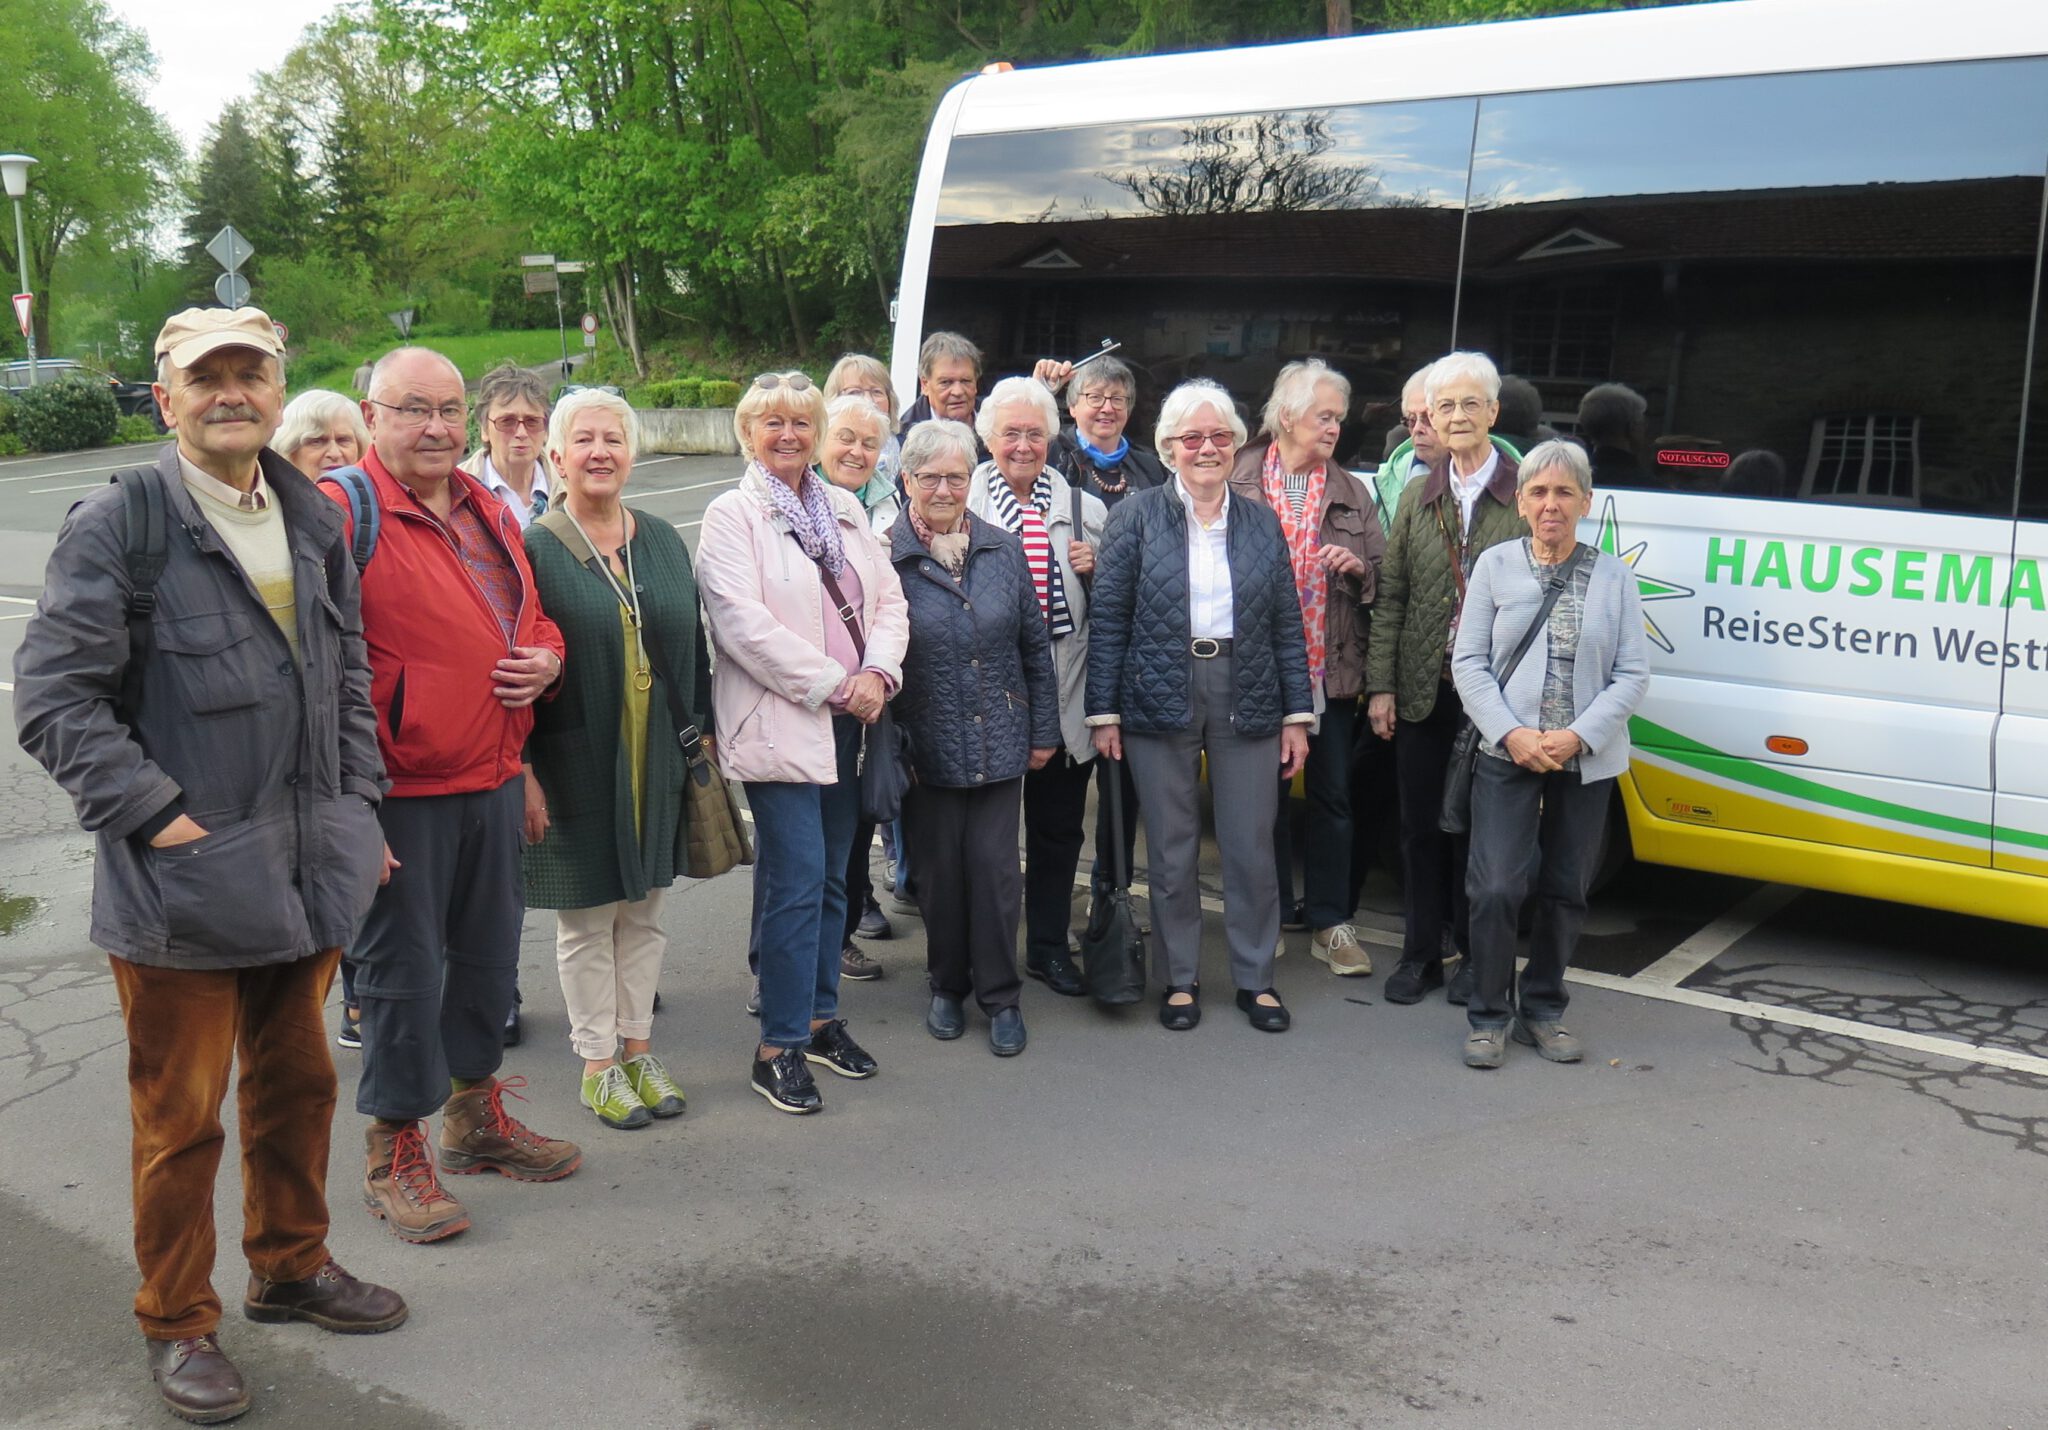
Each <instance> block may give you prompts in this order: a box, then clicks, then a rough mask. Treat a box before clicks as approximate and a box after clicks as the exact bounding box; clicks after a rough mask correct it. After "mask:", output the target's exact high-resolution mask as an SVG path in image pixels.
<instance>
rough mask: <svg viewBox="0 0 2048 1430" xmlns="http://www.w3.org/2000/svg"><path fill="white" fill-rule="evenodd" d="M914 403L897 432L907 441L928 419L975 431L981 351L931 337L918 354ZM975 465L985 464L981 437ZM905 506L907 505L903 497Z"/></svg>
mask: <svg viewBox="0 0 2048 1430" xmlns="http://www.w3.org/2000/svg"><path fill="white" fill-rule="evenodd" d="M917 391H918V395H917V401H915V402H913V403H911V404H910V410H909V411H908V412H906V413H904V414H903V422H902V425H900V426H899V427H898V428H897V429H896V435H897V436H899V437H908V436H909V435H910V429H911V428H913V427H915V426H916V425H917V424H918V423H920V422H923V421H925V420H926V419H927V418H931V417H943V418H945V419H946V420H947V421H948V422H958V423H960V424H961V425H962V426H964V427H966V428H967V429H968V430H969V431H973V430H974V404H975V399H976V397H977V396H979V394H980V391H981V349H980V348H978V347H976V346H975V345H974V344H973V343H971V342H969V341H968V340H967V339H966V338H963V337H961V336H960V334H958V333H945V332H939V333H933V334H931V335H930V336H929V337H927V338H926V339H925V340H924V342H923V343H922V344H921V345H920V346H919V347H918V350H917ZM974 453H975V457H974V459H975V462H976V463H977V464H979V463H981V462H986V461H987V460H988V448H987V447H986V446H985V445H983V443H982V440H981V434H980V433H978V432H976V433H975V437H974ZM903 504H904V505H905V506H908V505H910V498H909V496H908V495H907V494H906V495H905V496H904V498H903Z"/></svg>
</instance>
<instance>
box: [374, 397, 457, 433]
mask: <svg viewBox="0 0 2048 1430" xmlns="http://www.w3.org/2000/svg"><path fill="white" fill-rule="evenodd" d="M370 405H371V406H372V407H381V408H383V409H384V410H385V411H387V412H396V413H397V414H398V421H399V424H400V425H401V426H404V427H424V426H426V425H427V423H429V422H430V421H432V420H433V419H434V418H436V417H438V418H440V419H441V421H442V422H444V423H446V424H447V425H448V426H450V427H460V426H461V425H462V424H463V423H464V422H467V421H468V420H469V404H468V403H466V402H444V403H442V404H441V405H440V406H439V407H428V406H427V405H425V404H424V403H419V402H408V403H406V404H405V405H404V406H399V405H398V404H396V403H391V402H379V401H378V400H377V399H376V398H374V397H373V398H371V399H370Z"/></svg>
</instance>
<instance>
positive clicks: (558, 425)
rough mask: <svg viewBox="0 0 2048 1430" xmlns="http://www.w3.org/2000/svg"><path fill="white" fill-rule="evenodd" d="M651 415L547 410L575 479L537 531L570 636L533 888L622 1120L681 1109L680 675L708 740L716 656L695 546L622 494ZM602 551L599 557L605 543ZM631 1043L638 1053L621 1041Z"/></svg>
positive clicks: (602, 1092) (588, 1065)
mask: <svg viewBox="0 0 2048 1430" xmlns="http://www.w3.org/2000/svg"><path fill="white" fill-rule="evenodd" d="M639 446H640V426H639V422H638V420H637V419H636V418H635V416H634V414H633V409H632V408H630V407H628V406H627V405H626V404H625V403H624V402H623V401H621V400H620V399H619V398H617V397H614V396H612V395H611V394H610V393H606V392H595V391H584V392H577V393H572V394H571V395H569V396H568V397H565V398H563V399H562V401H561V402H560V403H558V404H557V405H556V407H555V411H554V416H553V418H552V420H551V421H550V422H549V424H548V457H549V459H550V461H551V462H552V463H553V465H554V470H555V472H556V473H557V474H558V475H559V477H560V478H561V487H560V491H559V493H558V494H557V496H556V497H555V500H554V504H553V506H552V508H551V509H550V510H549V512H548V513H547V515H545V516H543V517H541V518H540V519H538V520H537V521H535V522H534V524H533V525H532V527H530V528H529V529H528V530H527V533H526V555H527V559H528V560H529V561H530V562H531V563H532V565H533V575H534V582H535V584H536V586H537V587H538V589H539V591H540V600H541V605H542V606H543V607H544V608H545V609H546V610H547V613H548V615H549V616H550V617H551V618H552V619H553V620H554V622H555V624H556V625H558V626H560V627H561V629H562V637H563V640H564V642H565V643H566V644H567V647H568V658H567V660H566V661H565V662H564V668H563V675H562V686H561V689H560V691H559V692H558V693H557V694H556V696H555V698H554V699H553V700H551V701H544V702H541V703H540V704H539V705H537V706H536V708H535V721H534V729H533V738H532V740H531V742H530V743H529V744H528V746H527V755H528V760H529V763H528V764H527V767H526V842H527V849H526V902H527V904H528V905H529V906H532V907H538V908H543V909H555V910H558V911H559V915H558V923H557V930H556V934H555V961H556V964H557V967H558V968H559V970H560V972H561V976H562V997H563V1000H564V1001H565V1002H566V1003H567V1004H568V1006H569V1038H570V1041H571V1042H572V1043H573V1044H574V1045H575V1047H576V1052H577V1054H578V1056H580V1057H581V1058H582V1059H583V1099H582V1100H583V1105H584V1106H585V1107H588V1108H589V1109H591V1111H593V1112H595V1113H596V1114H597V1117H598V1120H599V1121H601V1122H603V1123H604V1124H605V1125H606V1126H608V1127H619V1128H634V1127H645V1126H646V1125H647V1124H648V1122H649V1120H650V1119H652V1118H656V1117H675V1116H677V1115H679V1114H680V1113H681V1112H682V1110H683V1093H682V1089H680V1088H679V1087H677V1086H676V1084H675V1082H674V1080H673V1079H671V1078H670V1077H669V1075H668V1071H667V1069H665V1068H664V1067H663V1066H662V1065H661V1062H660V1060H659V1059H657V1058H656V1057H655V1056H654V1052H653V1049H652V1047H651V1046H650V1045H649V1042H648V1039H649V1037H650V1035H651V1034H652V1033H653V1031H654V988H655V984H656V982H657V981H658V980H659V978H660V976H661V958H662V953H663V950H664V949H665V948H666V946H667V943H668V937H667V935H666V934H664V933H663V932H662V927H661V901H662V894H663V891H664V890H666V889H667V888H668V886H669V885H670V884H672V883H674V882H675V878H676V875H677V873H679V872H680V865H681V851H682V847H683V843H684V831H683V829H682V822H683V817H684V810H683V773H684V764H683V755H682V751H681V748H680V747H679V746H678V744H677V742H676V722H675V719H674V718H673V717H672V716H671V714H670V707H671V703H672V702H671V700H670V698H669V692H668V690H667V682H668V681H669V680H670V679H671V678H673V679H674V680H675V682H676V689H675V692H674V694H675V696H676V697H677V701H678V702H679V704H680V708H681V709H682V710H683V711H685V712H687V715H688V718H689V720H690V721H691V722H692V723H694V724H695V725H696V727H697V728H698V730H699V731H703V732H706V737H705V741H704V743H705V745H706V746H707V748H708V747H709V745H710V743H711V741H710V738H709V733H708V732H709V729H710V716H709V710H710V704H711V670H710V660H709V649H708V646H707V644H706V641H705V638H704V632H703V627H702V624H701V621H700V619H699V613H698V606H697V582H696V578H695V576H694V575H693V574H692V573H691V570H690V552H689V548H687V547H686V546H684V545H683V539H682V537H680V536H678V535H677V534H676V530H675V528H674V527H672V526H670V525H669V524H668V523H667V522H665V521H648V522H639V521H636V520H634V517H633V513H632V512H631V511H630V510H629V509H628V508H627V507H626V505H625V504H624V502H622V501H621V500H620V494H621V493H622V492H623V491H624V490H625V486H626V480H627V478H628V477H629V476H630V475H631V474H632V470H633V458H634V457H635V455H636V454H637V453H638V451H639ZM599 553H602V555H600V554H599ZM622 1044H623V1057H622V1055H621V1045H622Z"/></svg>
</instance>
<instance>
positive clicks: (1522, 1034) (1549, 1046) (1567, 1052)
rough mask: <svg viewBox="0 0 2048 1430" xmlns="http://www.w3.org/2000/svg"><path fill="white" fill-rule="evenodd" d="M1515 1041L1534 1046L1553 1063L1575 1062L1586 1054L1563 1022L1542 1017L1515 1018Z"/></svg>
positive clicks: (1526, 1045)
mask: <svg viewBox="0 0 2048 1430" xmlns="http://www.w3.org/2000/svg"><path fill="white" fill-rule="evenodd" d="M1515 1041H1516V1042H1518V1043H1521V1044H1522V1045H1523V1046H1525V1047H1531V1048H1534V1049H1535V1050H1536V1051H1537V1052H1538V1053H1539V1054H1541V1055H1542V1056H1543V1057H1544V1058H1546V1059H1548V1060H1549V1061H1550V1062H1553V1063H1575V1062H1577V1061H1578V1060H1579V1059H1580V1058H1582V1057H1584V1056H1585V1055H1586V1050H1585V1049H1584V1048H1583V1047H1581V1046H1579V1040H1578V1039H1577V1038H1575V1037H1573V1036H1572V1034H1571V1033H1570V1031H1569V1030H1567V1029H1566V1028H1565V1025H1564V1024H1562V1023H1557V1022H1552V1021H1549V1020H1547V1019H1543V1018H1517V1019H1516V1020H1515Z"/></svg>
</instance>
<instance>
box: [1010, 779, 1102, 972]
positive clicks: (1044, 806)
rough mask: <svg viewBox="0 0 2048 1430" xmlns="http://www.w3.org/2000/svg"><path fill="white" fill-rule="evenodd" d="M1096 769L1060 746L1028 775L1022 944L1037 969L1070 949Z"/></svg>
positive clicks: (1025, 782)
mask: <svg viewBox="0 0 2048 1430" xmlns="http://www.w3.org/2000/svg"><path fill="white" fill-rule="evenodd" d="M1091 763H1092V762H1091ZM1092 773H1093V771H1092V770H1091V768H1090V766H1089V765H1082V764H1076V763H1075V762H1074V757H1073V756H1072V755H1070V754H1068V753H1067V752H1066V751H1065V750H1061V751H1060V752H1059V753H1058V754H1057V755H1054V756H1053V757H1052V762H1051V763H1050V764H1048V765H1047V766H1046V767H1045V768H1044V769H1042V770H1032V771H1031V772H1030V773H1028V774H1026V775H1025V776H1024V949H1025V954H1026V956H1027V957H1028V958H1029V959H1030V960H1031V962H1032V964H1033V965H1034V966H1036V967H1039V968H1043V967H1044V966H1045V964H1046V962H1047V960H1049V959H1052V958H1057V957H1061V956H1063V955H1064V954H1065V953H1066V951H1067V928H1068V926H1069V925H1070V924H1072V923H1073V920H1074V871H1075V870H1077V869H1079V868H1080V867H1081V844H1082V838H1083V825H1084V824H1085V822H1086V820H1087V818H1088V781H1089V778H1090V776H1091V775H1092Z"/></svg>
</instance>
